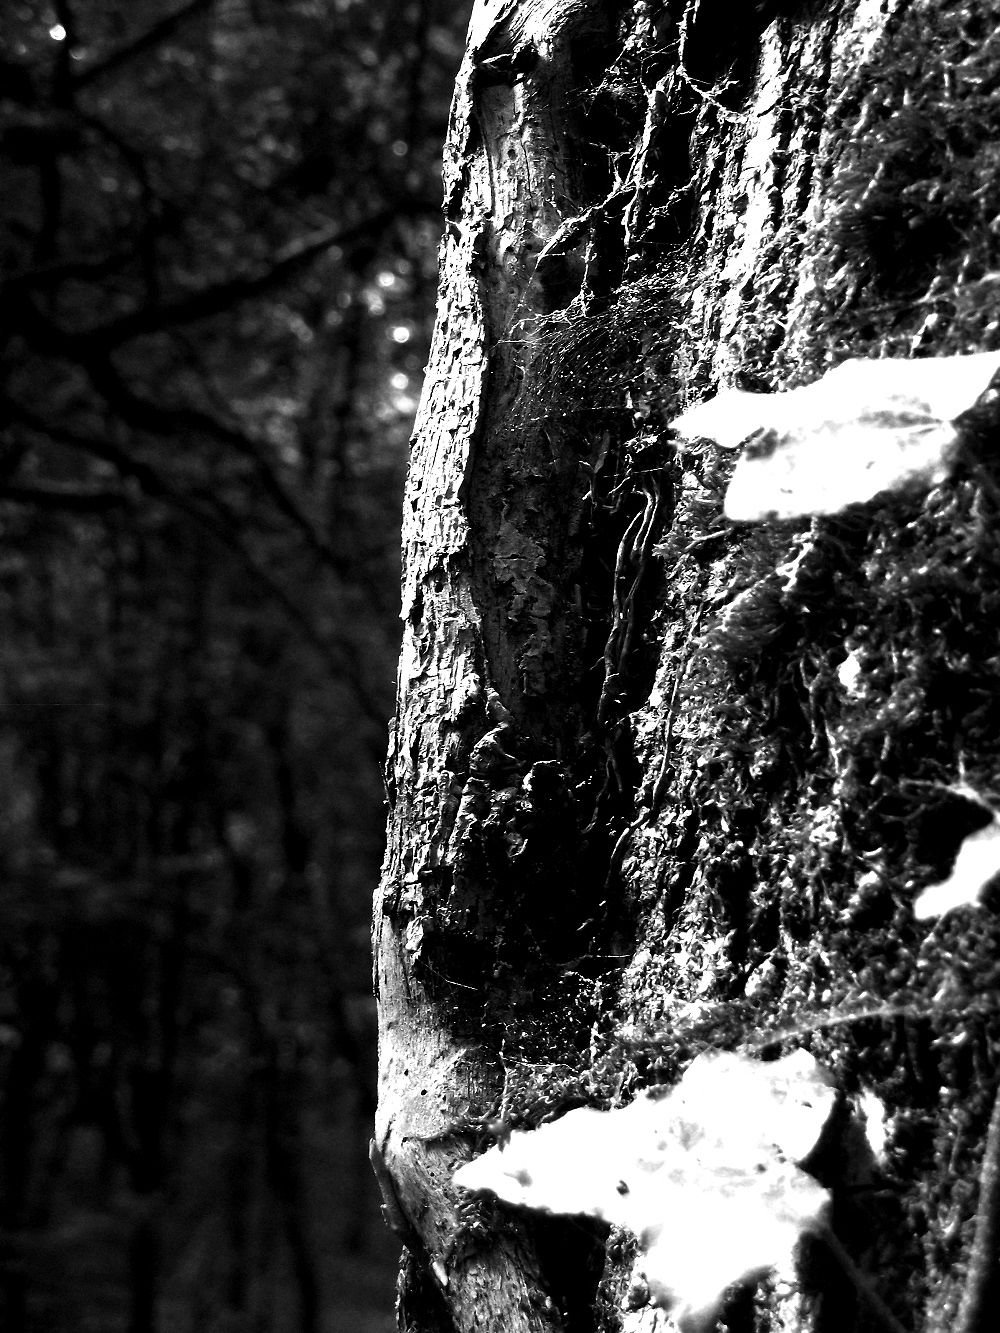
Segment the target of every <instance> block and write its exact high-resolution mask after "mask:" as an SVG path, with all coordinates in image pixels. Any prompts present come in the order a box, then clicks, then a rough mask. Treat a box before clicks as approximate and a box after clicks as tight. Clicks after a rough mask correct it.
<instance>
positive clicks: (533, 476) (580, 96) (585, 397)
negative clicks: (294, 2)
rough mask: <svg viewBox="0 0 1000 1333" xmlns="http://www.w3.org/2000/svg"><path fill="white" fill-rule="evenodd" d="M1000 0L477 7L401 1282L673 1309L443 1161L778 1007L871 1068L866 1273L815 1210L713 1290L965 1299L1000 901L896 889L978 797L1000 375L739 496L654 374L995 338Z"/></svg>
mask: <svg viewBox="0 0 1000 1333" xmlns="http://www.w3.org/2000/svg"><path fill="white" fill-rule="evenodd" d="M998 19H1000V9H998V7H997V6H996V5H995V4H992V5H991V4H989V3H986V2H985V0H972V2H970V3H966V4H962V5H957V4H953V3H949V2H948V0H923V3H921V2H920V0H895V2H893V0H882V2H881V3H880V2H879V0H853V2H852V0H845V2H843V3H840V2H838V0H826V2H825V3H822V2H818V0H817V2H815V3H800V4H795V3H779V2H778V0H774V3H767V2H766V0H763V2H762V3H759V4H751V3H749V2H748V0H746V2H744V0H737V2H734V3H724V2H723V0H688V3H680V2H678V3H669V4H655V3H636V4H634V5H631V6H628V5H619V6H615V5H612V4H607V3H605V4H601V3H596V2H594V0H507V3H499V4H497V3H493V4H488V5H484V4H482V3H479V4H477V6H476V9H475V11H474V15H473V19H472V24H471V27H470V35H469V44H468V51H467V55H466V58H465V62H464V64H463V67H462V71H461V74H460V76H459V81H458V87H457V91H456V95H455V101H454V105H453V112H452V119H451V125H450V128H449V136H448V143H447V146H446V151H445V212H446V232H445V237H444V241H443V247H442V261H441V286H440V293H439V302H440V304H439V314H438V323H437V329H436V334H435V338H434V344H433V347H432V351H431V359H430V364H429V367H428V373H427V380H426V384H425V388H424V395H423V400H422V404H421V409H420V413H419V416H418V420H417V426H416V431H415V436H414V442H413V456H412V461H411V468H410V476H409V484H408V490H407V495H406V500H405V514H404V561H405V565H404V590H403V613H402V614H403V622H404V636H403V648H402V655H401V660H400V668H399V693H398V704H397V715H396V719H395V723H394V728H393V739H392V744H391V751H390V759H389V766H388V786H389V805H390V813H389V830H388V831H389V842H388V851H387V856H386V863H385V872H384V876H383V880H382V884H381V887H380V890H379V893H378V895H377V899H376V905H375V949H376V964H375V966H376V986H377V994H378V999H379V1007H380V1015H381V1018H380V1093H379V1111H378V1117H377V1123H376V1137H375V1140H374V1143H373V1158H374V1160H375V1163H376V1167H377V1174H378V1175H379V1178H380V1183H381V1184H382V1187H383V1192H384V1193H385V1195H386V1204H387V1212H389V1213H390V1214H391V1215H392V1220H393V1222H394V1224H395V1225H396V1226H397V1228H398V1229H399V1231H400V1234H401V1236H402V1238H403V1239H404V1241H405V1244H406V1246H407V1249H408V1251H409V1254H408V1257H407V1260H406V1263H405V1264H404V1268H403V1273H402V1277H401V1287H400V1300H399V1317H400V1325H401V1327H402V1328H405V1329H414V1330H415V1329H421V1330H424V1329H427V1330H437V1329H442V1330H443V1329H455V1330H463V1331H464V1330H467V1329H469V1330H471V1329H480V1330H493V1329H495V1330H501V1329H502V1330H505V1333H506V1331H512V1333H519V1331H520V1330H525V1331H527V1330H533V1331H540V1330H554V1329H562V1328H564V1329H572V1330H575V1331H579V1333H582V1331H583V1330H591V1329H594V1330H596V1329H612V1328H619V1327H627V1328H628V1329H629V1330H635V1329H642V1328H648V1329H652V1328H653V1327H655V1326H656V1324H655V1319H656V1316H655V1315H654V1312H653V1311H652V1310H650V1309H648V1308H645V1307H644V1306H643V1303H642V1294H641V1291H639V1292H638V1293H637V1291H636V1289H635V1288H634V1287H633V1288H632V1289H631V1295H626V1291H625V1288H626V1285H627V1269H628V1265H627V1263H626V1262H625V1257H626V1256H627V1250H628V1246H627V1243H625V1242H623V1241H622V1240H621V1238H620V1237H617V1236H616V1235H614V1234H613V1236H612V1243H611V1244H610V1245H609V1246H608V1247H607V1251H606V1252H605V1247H604V1245H603V1239H602V1236H601V1235H600V1234H598V1233H597V1231H596V1230H594V1229H592V1228H588V1227H586V1226H585V1225H582V1224H579V1223H575V1222H572V1223H571V1222H562V1221H544V1220H538V1219H536V1218H534V1217H533V1216H529V1215H523V1214H515V1213H514V1212H513V1211H512V1210H509V1209H505V1208H502V1207H500V1206H491V1205H489V1204H487V1203H484V1202H482V1201H479V1200H470V1199H469V1198H463V1197H462V1192H461V1191H460V1190H456V1189H455V1187H454V1186H453V1185H452V1184H451V1173H452V1171H453V1169H454V1167H455V1166H456V1165H458V1164H459V1163H460V1162H462V1161H463V1160H466V1159H467V1158H468V1157H470V1156H471V1155H473V1154H474V1153H476V1152H478V1151H481V1150H482V1149H483V1148H484V1147H485V1145H486V1144H487V1143H488V1142H489V1141H491V1137H490V1136H491V1132H493V1133H495V1132H496V1130H497V1129H498V1127H499V1126H500V1125H502V1126H503V1128H504V1129H505V1130H506V1129H510V1128H525V1127H530V1126H534V1125H537V1124H538V1123H539V1121H540V1120H542V1119H543V1118H551V1117H552V1116H553V1115H554V1114H556V1113H557V1112H559V1111H561V1110H563V1109H565V1108H566V1107H568V1106H571V1105H574V1104H581V1103H588V1104H592V1105H596V1106H600V1107H607V1106H610V1105H617V1104H621V1103H623V1102H627V1101H628V1100H629V1099H630V1098H631V1096H632V1095H634V1093H635V1091H636V1090H638V1089H639V1088H642V1087H644V1086H646V1085H649V1084H651V1083H656V1082H672V1081H673V1080H674V1079H675V1078H676V1077H677V1075H678V1074H679V1073H680V1072H681V1071H682V1070H683V1068H684V1067H685V1065H686V1063H687V1062H688V1061H689V1060H690V1058H691V1057H692V1056H693V1055H694V1054H695V1053H697V1052H698V1051H700V1050H703V1049H706V1048H708V1047H717V1048H734V1047H739V1048H741V1049H745V1050H752V1051H755V1052H757V1053H763V1054H773V1053H776V1052H777V1051H778V1050H779V1049H781V1048H782V1046H784V1048H785V1049H789V1048H794V1047H796V1046H805V1047H807V1048H809V1049H811V1050H812V1051H813V1053H814V1054H815V1055H816V1056H817V1057H818V1058H819V1059H820V1060H821V1061H822V1062H823V1064H824V1065H825V1066H826V1067H827V1069H828V1070H829V1071H830V1074H831V1076H832V1077H833V1078H834V1079H835V1081H836V1082H837V1085H838V1087H839V1088H840V1089H841V1090H842V1092H843V1093H844V1096H845V1098H848V1097H851V1096H857V1095H858V1094H860V1093H861V1092H870V1093H874V1094H876V1095H877V1096H878V1097H879V1098H880V1099H881V1100H882V1102H883V1103H884V1105H885V1108H886V1128H887V1134H888V1139H887V1144H886V1149H885V1157H884V1158H883V1159H880V1161H879V1162H878V1163H875V1164H873V1163H872V1162H870V1161H867V1160H866V1161H864V1162H862V1161H861V1157H859V1155H858V1153H857V1152H853V1151H851V1150H849V1146H845V1144H847V1140H848V1138H849V1136H848V1135H844V1134H842V1135H841V1137H840V1139H839V1140H838V1141H837V1142H838V1145H839V1146H837V1147H836V1148H835V1149H834V1150H831V1151H830V1152H828V1154H827V1157H828V1158H829V1161H826V1162H823V1163H821V1164H820V1166H819V1167H818V1168H817V1171H818V1173H819V1174H820V1175H821V1177H822V1179H823V1183H824V1184H825V1185H827V1186H828V1188H829V1189H830V1190H831V1192H832V1197H833V1210H832V1219H831V1221H832V1227H833V1230H834V1231H835V1233H836V1234H837V1235H838V1236H839V1238H840V1241H841V1242H842V1244H843V1246H844V1248H845V1249H846V1251H847V1252H849V1254H850V1255H851V1257H852V1258H853V1262H854V1264H855V1265H857V1266H858V1269H859V1270H861V1271H863V1273H864V1274H865V1278H864V1280H862V1279H860V1278H859V1276H858V1272H857V1271H855V1273H854V1276H853V1277H852V1278H851V1279H850V1280H848V1279H845V1278H843V1277H841V1276H839V1275H838V1271H834V1270H833V1269H831V1268H830V1266H829V1264H828V1262H827V1258H826V1257H825V1255H824V1254H822V1253H820V1252H819V1250H818V1249H817V1250H816V1252H815V1253H814V1252H813V1250H810V1251H809V1252H808V1253H806V1254H804V1255H803V1262H802V1264H801V1265H800V1269H801V1271H800V1281H799V1285H798V1288H797V1289H796V1291H795V1292H792V1293H790V1292H789V1291H788V1290H787V1289H784V1288H781V1287H777V1288H768V1289H765V1290H764V1291H763V1292H759V1293H758V1294H757V1296H756V1298H755V1300H753V1301H750V1300H749V1298H748V1297H745V1296H744V1297H743V1298H741V1300H742V1303H741V1302H740V1301H737V1302H736V1303H734V1304H733V1305H731V1306H730V1307H729V1310H728V1314H727V1316H726V1318H727V1320H728V1322H727V1325H726V1326H727V1327H728V1328H730V1329H732V1330H735V1329H737V1328H739V1329H741V1330H749V1329H752V1328H757V1329H768V1330H772V1329H774V1330H776V1329H789V1330H790V1329H805V1328H809V1329H818V1330H824V1331H825V1333H832V1330H833V1329H835V1328H836V1329H838V1330H842V1331H849V1330H853V1329H858V1330H863V1329H868V1328H876V1327H878V1326H879V1322H878V1321H879V1319H883V1320H884V1318H885V1314H884V1311H883V1313H882V1314H879V1313H878V1308H879V1307H878V1301H877V1299H876V1298H877V1297H878V1296H879V1295H880V1298H881V1300H882V1301H883V1302H884V1303H886V1304H887V1305H888V1306H890V1307H891V1308H892V1310H893V1311H894V1313H895V1316H896V1317H897V1318H898V1319H899V1320H900V1321H901V1322H902V1323H903V1324H904V1325H905V1326H907V1327H910V1328H916V1327H920V1328H929V1329H942V1330H943V1329H950V1328H953V1327H956V1323H955V1321H956V1319H957V1318H960V1319H961V1333H974V1330H978V1329H980V1328H982V1327H985V1325H984V1323H983V1320H984V1319H985V1318H988V1316H986V1315H984V1314H983V1313H982V1310H983V1308H984V1303H983V1300H982V1299H981V1298H982V1294H983V1289H984V1284H987V1285H988V1284H990V1283H995V1281H996V1270H997V1255H996V1254H995V1253H986V1254H985V1256H983V1255H982V1254H981V1253H980V1254H978V1255H977V1258H976V1260H975V1261H973V1262H972V1263H970V1261H969V1255H970V1252H972V1249H973V1248H974V1246H973V1239H974V1237H975V1236H977V1235H978V1239H977V1240H976V1242H975V1244H976V1245H978V1247H979V1249H980V1250H982V1245H983V1244H984V1243H985V1242H984V1241H983V1238H984V1237H989V1236H990V1235H992V1234H994V1233H995V1226H994V1227H993V1229H992V1230H991V1225H990V1224H988V1219H985V1220H984V1218H983V1217H980V1219H979V1224H978V1226H977V1221H976V1210H977V1198H978V1195H979V1193H980V1191H979V1188H978V1182H979V1181H980V1176H981V1175H982V1180H983V1190H982V1191H981V1192H982V1195H983V1198H982V1200H980V1201H979V1206H980V1211H981V1212H982V1213H985V1212H987V1211H988V1209H989V1206H990V1197H989V1195H990V1190H989V1188H988V1186H989V1183H990V1181H992V1180H993V1179H994V1177H996V1175H997V1170H996V1167H995V1166H993V1167H991V1165H990V1163H989V1162H987V1163H986V1165H985V1169H983V1168H982V1159H983V1144H984V1142H985V1136H986V1129H987V1125H988V1122H989V1120H990V1109H991V1104H992V1097H993V1092H994V1085H995V1083H996V1078H995V1075H994V1073H993V1064H994V1062H995V1051H996V1044H997V1038H998V1036H1000V1022H998V1017H997V1001H996V998H995V996H996V983H997V975H998V974H997V968H996V962H995V958H996V952H997V951H996V945H997V940H998V934H997V931H996V929H995V928H994V920H995V918H994V916H993V915H992V913H991V912H990V910H989V902H988V895H987V903H986V905H985V906H981V907H971V908H968V909H963V910H961V911H960V912H956V913H953V914H949V915H948V916H945V917H943V918H942V919H941V921H940V922H939V923H931V924H930V925H928V924H922V923H919V922H917V921H916V920H915V919H914V914H913V911H912V900H913V897H914V895H915V893H916V892H917V891H919V889H920V888H922V887H924V886H925V885H927V884H929V883H931V882H933V881H935V880H941V879H943V878H944V877H945V876H946V875H947V872H948V870H949V868H950V866H951V864H952V862H953V860H954V858H955V855H956V853H957V852H958V850H959V847H960V845H961V843H962V840H963V837H964V836H965V835H967V834H968V833H970V832H971V831H972V830H973V829H975V828H976V827H978V826H981V825H982V824H984V823H985V822H986V821H987V820H988V819H989V813H988V810H986V809H985V807H984V806H983V805H982V804H981V802H982V801H985V802H986V803H987V805H989V804H990V803H991V802H993V801H994V800H995V799H996V798H997V797H1000V783H998V781H997V778H996V776H995V775H996V773H997V771H998V765H997V750H998V741H997V739H996V738H997V736H998V735H1000V728H998V726H997V723H998V720H1000V718H998V714H1000V704H998V699H1000V695H998V690H997V685H998V681H997V676H998V667H1000V644H998V630H997V626H998V624H1000V617H998V612H1000V597H998V594H997V591H996V590H997V586H998V581H997V573H998V569H1000V552H998V548H997V541H996V535H995V534H996V527H997V509H998V497H1000V491H998V488H997V466H996V463H995V460H994V458H993V456H992V455H991V451H990V450H989V448H987V447H986V446H987V445H988V444H989V443H990V441H991V439H992V436H993V434H994V433H995V429H996V426H995V414H992V415H991V410H990V408H989V405H988V404H987V406H986V407H984V408H983V409H982V410H981V411H980V413H979V415H978V416H977V417H976V418H975V421H974V423H973V427H972V428H970V430H969V431H968V432H967V438H966V441H965V445H964V452H963V453H961V454H960V456H959V459H958V462H957V464H956V465H955V467H954V468H953V470H952V473H951V475H950V476H949V478H948V479H947V480H946V481H945V482H944V483H943V484H940V485H937V486H935V487H933V488H932V489H930V490H929V492H928V491H927V490H926V489H925V490H924V492H923V493H921V492H919V491H917V492H915V491H913V490H912V489H904V490H903V491H901V492H899V493H893V494H883V495H880V496H878V497H876V498H875V499H874V500H873V501H871V502H869V503H866V504H861V505H855V506H852V507H850V508H849V509H848V510H847V511H846V512H845V513H843V514H837V515H835V516H833V517H821V518H815V519H812V520H810V519H808V518H805V519H802V520H793V521H791V522H788V521H785V522H777V521H763V520H762V521H759V522H752V523H739V524H736V523H731V522H729V521H727V520H726V519H725V518H724V517H723V514H722V495H723V493H724V491H725V488H726V482H727V480H728V477H729V474H730V471H731V468H732V454H731V453H727V452H725V451H723V450H720V449H718V448H717V447H716V446H715V445H713V444H711V443H709V442H707V441H704V440H702V441H697V442H695V443H693V444H690V443H687V444H685V442H683V441H681V440H680V439H678V438H677V437H676V436H675V435H673V434H672V433H671V432H670V430H669V428H668V422H669V421H671V420H672V419H673V418H674V417H675V416H676V415H677V414H678V413H679V412H681V411H682V410H684V409H685V408H686V407H687V406H689V405H691V404H693V403H697V402H699V401H701V400H702V399H704V398H706V397H708V396H710V395H711V394H712V393H713V392H715V391H716V390H717V389H719V388H724V387H730V386H732V387H738V388H741V389H743V390H750V391H757V392H768V391H780V390H783V389H785V388H788V387H791V386H795V385H800V384H806V383H809V382H810V381H812V380H814V379H816V378H818V377H819V376H820V375H821V374H822V373H823V372H824V371H825V370H827V369H828V368H829V367H830V366H831V365H833V364H836V363H838V362H840V361H842V360H844V359H845V358H847V357H886V356H888V357H897V358H906V357H913V356H915V355H920V356H927V355H933V356H939V355H951V354H956V353H965V352H971V351H979V350H984V349H988V348H989V347H990V346H991V345H996V343H997V331H998V328H1000V321H998V319H997V317H996V314H995V311H994V307H993V294H994V292H995V290H996V287H995V284H996V278H997V272H998V269H1000V253H998V251H1000V229H998V227H997V225H996V219H997V216H998V215H1000V172H998V170H997V154H996V147H995V144H996V142H997V133H998V131H1000V91H998V88H1000V80H998V75H1000V37H998V36H997V28H998V22H997V20H998ZM816 447H817V448H821V447H822V448H827V447H830V446H828V445H825V444H824V445H820V444H817V446H816ZM973 792H974V793H976V795H973V796H970V793H973ZM861 1156H863V1154H862V1155H861ZM859 1163H860V1164H859ZM580 1169H581V1170H585V1169H586V1163H581V1164H580ZM991 1243H992V1242H991ZM980 1260H981V1261H982V1262H979V1261H980ZM977 1265H978V1266H977ZM967 1274H968V1278H967V1276H966V1275H967ZM977 1274H979V1276H977ZM976 1283H978V1284H979V1291H978V1294H977V1292H975V1291H973V1292H970V1290H969V1289H968V1288H969V1285H970V1284H971V1285H975V1284H976ZM866 1284H867V1285H866ZM869 1288H871V1289H872V1290H873V1291H874V1292H875V1293H876V1298H873V1297H871V1295H870V1294H869V1292H868V1289H869ZM963 1292H964V1300H963ZM623 1302H624V1304H625V1305H628V1306H629V1307H630V1308H629V1310H628V1311H627V1312H626V1313H624V1314H623ZM960 1305H961V1308H962V1314H961V1316H959V1315H958V1313H957V1312H958V1310H959V1306H960ZM985 1308H987V1309H988V1308H989V1307H988V1303H987V1304H986V1307H985ZM994 1308H995V1306H994ZM977 1311H978V1313H977ZM883 1326H884V1324H883Z"/></svg>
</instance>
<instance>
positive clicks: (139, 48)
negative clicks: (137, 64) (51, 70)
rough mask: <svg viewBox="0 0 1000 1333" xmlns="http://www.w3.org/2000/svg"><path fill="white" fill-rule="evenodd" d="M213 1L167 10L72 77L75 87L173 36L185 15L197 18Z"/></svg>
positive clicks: (200, 0)
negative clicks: (130, 37) (147, 26)
mask: <svg viewBox="0 0 1000 1333" xmlns="http://www.w3.org/2000/svg"><path fill="white" fill-rule="evenodd" d="M214 3H215V0H188V4H186V5H182V7H181V8H180V9H177V10H175V11H174V12H173V13H172V14H168V15H167V17H166V18H164V19H161V20H160V22H159V23H154V24H153V26H152V27H151V28H149V29H147V30H146V32H144V33H142V34H141V36H139V37H136V38H134V39H133V40H132V41H131V42H127V43H126V44H125V45H124V46H120V47H119V48H118V50H117V51H112V53H111V54H110V55H109V56H105V57H104V59H103V60H99V61H97V62H96V63H95V64H93V65H89V66H87V67H86V68H85V69H82V70H81V71H80V72H79V74H77V75H76V77H75V78H74V80H73V83H74V86H75V88H76V90H77V91H78V92H79V91H80V90H81V89H82V88H87V87H89V86H90V84H92V83H94V82H96V80H98V79H103V78H106V77H107V76H108V75H109V74H113V73H114V72H115V70H118V69H120V68H121V67H122V65H124V64H127V63H128V61H130V60H134V59H135V58H136V57H137V56H141V55H144V54H145V52H147V51H151V50H152V49H153V48H154V47H156V46H159V45H160V43H161V42H164V41H166V40H167V39H168V38H169V37H172V36H173V35H174V33H175V32H177V30H178V28H180V27H181V25H182V24H183V23H186V22H187V20H188V19H192V18H197V17H198V15H199V14H202V13H206V12H207V11H208V10H209V9H211V7H212V5H213V4H214Z"/></svg>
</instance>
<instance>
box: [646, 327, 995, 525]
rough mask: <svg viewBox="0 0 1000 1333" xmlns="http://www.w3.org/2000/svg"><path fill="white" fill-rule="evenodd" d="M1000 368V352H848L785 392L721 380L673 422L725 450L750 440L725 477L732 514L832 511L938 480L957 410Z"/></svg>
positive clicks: (749, 517)
mask: <svg viewBox="0 0 1000 1333" xmlns="http://www.w3.org/2000/svg"><path fill="white" fill-rule="evenodd" d="M997 369H1000V352H976V353H974V354H972V355H970V356H943V357H936V358H932V359H925V360H918V361H903V360H888V359H886V360H881V361H868V360H862V359H852V360H849V361H845V362H843V364H842V365H839V366H837V367H836V368H835V369H834V370H831V371H829V372H828V373H827V374H826V375H824V376H823V377H822V378H821V379H819V380H817V381H816V382H815V383H814V384H809V385H806V386H805V387H803V388H799V389H790V390H788V391H787V392H785V393H775V394H758V393H745V392H743V391H742V390H740V389H725V390H723V392H722V393H720V394H717V395H716V397H715V398H712V399H711V400H710V401H709V402H707V403H701V404H700V405H699V406H697V407H693V408H691V409H690V411H687V412H684V413H683V414H682V415H681V416H679V417H676V418H675V419H674V420H673V421H672V422H671V423H670V424H671V426H672V427H673V429H674V430H676V431H677V432H678V433H679V434H680V435H682V436H684V437H685V438H686V439H695V438H707V439H711V440H714V441H715V442H716V443H717V444H719V445H721V446H722V447H723V448H726V449H735V448H736V447H737V446H738V445H739V444H740V443H741V442H742V441H744V440H750V443H749V445H748V447H747V451H746V453H745V454H744V455H743V457H742V458H741V459H740V461H739V463H738V464H737V465H736V470H735V472H734V473H733V476H732V480H731V481H730V483H729V490H728V492H727V494H726V501H725V513H726V517H727V518H730V519H733V520H737V521H744V522H746V521H753V520H757V519H766V518H799V517H801V516H803V515H806V514H836V513H838V512H839V511H840V510H841V509H844V508H845V507H846V506H847V505H850V504H856V503H858V502H859V501H864V500H870V499H872V498H873V497H874V496H876V495H878V494H880V493H881V492H883V491H894V490H900V489H902V488H903V487H905V486H910V485H917V484H919V485H922V486H925V487H929V486H933V485H936V484H937V483H938V482H939V481H942V480H943V479H944V478H945V476H946V475H947V472H948V468H949V466H950V464H951V460H952V454H953V451H954V446H955V443H956V440H957V438H958V436H957V432H956V430H955V427H954V425H953V422H954V419H955V418H956V417H958V416H961V414H962V413H963V412H966V411H968V409H969V408H970V407H972V406H973V404H974V403H975V402H976V400H977V399H978V398H979V397H980V396H981V395H982V394H983V393H984V392H985V390H986V389H987V388H988V387H989V383H990V381H991V379H992V378H993V376H994V374H995V373H996V371H997ZM751 436H753V437H756V438H753V439H750V437H751Z"/></svg>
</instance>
